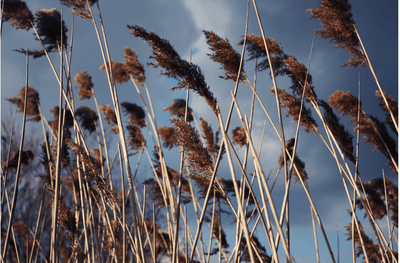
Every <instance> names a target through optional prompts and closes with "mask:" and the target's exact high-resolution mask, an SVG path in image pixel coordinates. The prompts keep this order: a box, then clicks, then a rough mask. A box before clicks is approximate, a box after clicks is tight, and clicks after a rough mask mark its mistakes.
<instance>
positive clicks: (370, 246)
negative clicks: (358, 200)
mask: <svg viewBox="0 0 400 263" xmlns="http://www.w3.org/2000/svg"><path fill="white" fill-rule="evenodd" d="M347 212H348V213H349V215H350V216H351V212H350V211H349V210H347ZM358 225H359V227H360V233H361V237H360V235H359V234H358V231H357V230H356V231H354V240H355V242H356V243H357V248H356V256H357V257H359V256H361V255H363V254H364V252H363V245H362V244H361V239H362V241H363V243H364V248H365V250H366V252H367V255H364V259H365V256H367V257H368V260H369V262H381V261H380V260H381V258H382V257H381V253H380V252H379V246H378V245H377V244H374V242H373V241H372V239H370V238H369V237H368V236H367V235H366V234H365V231H364V227H363V225H362V224H361V223H360V221H358ZM345 229H346V231H347V236H348V238H347V240H351V239H352V224H351V223H350V224H349V225H348V226H345Z"/></svg>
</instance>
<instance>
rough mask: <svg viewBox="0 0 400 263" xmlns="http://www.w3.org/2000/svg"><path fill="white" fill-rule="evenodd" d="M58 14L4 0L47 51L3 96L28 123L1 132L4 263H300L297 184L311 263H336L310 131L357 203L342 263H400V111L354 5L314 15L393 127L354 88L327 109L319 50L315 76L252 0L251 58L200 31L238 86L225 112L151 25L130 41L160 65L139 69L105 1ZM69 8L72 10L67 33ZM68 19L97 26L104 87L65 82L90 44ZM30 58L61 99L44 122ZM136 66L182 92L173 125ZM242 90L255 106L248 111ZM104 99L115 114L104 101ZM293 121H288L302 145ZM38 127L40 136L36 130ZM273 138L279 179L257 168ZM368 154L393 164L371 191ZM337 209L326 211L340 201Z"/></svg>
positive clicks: (84, 80) (6, 15) (245, 40)
mask: <svg viewBox="0 0 400 263" xmlns="http://www.w3.org/2000/svg"><path fill="white" fill-rule="evenodd" d="M60 2H61V4H62V5H63V6H64V8H63V9H62V10H57V9H43V10H39V11H37V12H36V13H35V14H33V13H32V12H31V11H30V9H29V7H28V5H27V3H26V2H24V1H21V0H8V1H4V0H3V1H2V2H1V4H2V12H1V14H2V26H1V28H3V26H12V27H14V28H15V29H17V30H26V31H29V32H33V34H34V36H35V38H36V40H37V41H38V43H39V46H40V48H39V49H38V50H36V49H32V48H30V47H26V48H20V49H15V50H14V51H16V52H19V53H21V56H23V55H24V56H25V57H26V67H25V68H26V69H25V72H26V76H25V84H24V86H23V87H22V88H21V89H20V90H19V92H18V93H16V95H15V97H11V98H6V100H7V101H8V102H10V103H11V104H12V105H14V107H15V111H16V112H19V113H21V114H22V116H21V114H19V113H18V114H17V115H16V117H15V118H16V121H17V122H18V120H21V124H22V125H21V127H20V129H21V133H19V131H18V130H16V129H14V122H15V120H11V119H7V121H5V118H4V117H3V122H2V164H1V168H2V169H1V184H2V188H1V189H2V190H1V198H2V205H1V229H2V236H1V240H2V242H1V246H2V247H1V260H2V262H60V261H62V262H116V263H125V262H142V263H144V262H174V263H175V262H179V263H186V262H201V263H208V262H252V263H255V262H283V261H286V262H296V254H294V253H292V251H293V249H294V246H295V244H296V242H294V240H296V239H301V238H302V237H301V236H300V237H299V236H298V235H296V233H293V232H292V231H291V228H292V224H293V222H294V221H295V220H296V218H293V217H292V216H291V215H292V214H291V213H290V212H291V210H292V209H293V208H292V206H291V205H290V204H291V203H290V202H289V201H290V200H291V199H290V193H291V191H292V192H293V187H297V188H299V189H301V191H304V195H305V196H306V198H307V199H306V200H307V201H308V202H309V207H310V212H308V211H307V213H311V218H310V222H312V226H313V232H312V233H310V236H311V238H312V239H313V240H314V243H313V244H309V250H310V251H313V253H315V258H314V259H313V261H316V262H328V261H332V262H339V260H340V256H339V252H340V251H339V245H336V242H339V238H337V239H332V237H331V236H330V237H329V236H328V235H327V231H326V229H325V227H324V222H323V221H322V218H321V217H320V213H319V211H318V207H317V206H316V204H315V201H316V199H317V198H319V197H316V196H312V192H313V190H314V189H312V187H310V186H309V184H308V180H309V175H308V174H307V166H306V165H307V164H306V163H305V162H304V161H303V160H302V156H300V155H299V154H298V153H299V151H298V145H299V136H300V133H302V132H303V131H302V130H304V132H305V133H309V134H313V135H314V136H315V139H314V141H315V143H319V144H321V145H324V146H326V151H327V152H328V153H329V154H330V155H329V156H328V157H327V158H331V159H332V161H333V162H334V163H335V164H336V166H337V175H338V176H337V180H340V181H341V182H342V183H343V189H344V193H345V195H346V198H347V200H348V204H347V207H344V208H343V209H347V212H348V214H349V217H348V222H349V224H348V225H347V226H346V227H345V231H346V236H347V237H348V239H349V240H351V244H352V258H347V259H346V262H351V261H352V262H356V259H357V258H360V259H358V260H364V261H365V262H398V252H397V251H398V250H397V247H398V239H397V231H398V187H397V185H396V183H397V181H396V180H392V179H391V178H393V174H398V153H397V134H398V105H397V101H396V99H395V98H394V97H393V95H388V94H386V93H385V92H384V91H383V90H382V87H381V85H380V83H379V81H378V76H376V74H375V71H374V68H373V66H372V64H371V61H370V59H369V57H368V53H367V50H366V49H365V47H364V44H363V42H362V39H361V37H362V36H360V34H359V32H358V30H357V27H356V24H355V21H354V20H353V18H352V13H351V6H350V4H349V3H348V2H347V1H345V0H343V1H333V0H322V1H321V3H320V5H319V6H318V7H317V8H315V9H310V10H307V11H308V12H309V13H310V14H311V18H313V19H317V20H320V21H321V29H320V30H317V31H316V32H315V36H318V37H322V38H326V39H329V40H330V41H332V42H333V43H334V45H335V47H340V48H341V49H345V50H347V51H348V52H349V54H350V55H351V58H350V59H349V60H348V61H347V62H345V63H344V64H343V65H342V66H352V67H362V66H367V67H368V68H369V69H370V71H371V73H372V75H373V76H374V79H375V81H376V84H377V90H376V97H377V99H378V101H379V103H380V106H381V108H382V110H383V112H384V113H385V114H386V119H385V120H380V119H379V118H378V117H375V116H374V115H371V112H370V110H369V108H368V105H363V104H362V103H361V99H360V92H359V94H352V93H350V92H347V91H343V90H336V91H332V92H331V94H332V95H331V96H330V97H329V99H327V100H324V99H322V98H319V97H318V96H317V89H316V88H314V84H313V78H312V76H311V74H310V72H309V68H310V64H312V59H311V57H312V51H313V44H314V40H313V42H312V43H313V44H311V51H310V55H309V57H310V59H309V63H308V65H304V64H302V63H300V62H299V61H298V60H297V59H296V57H295V56H293V55H290V54H286V53H285V51H284V47H282V45H281V44H279V42H278V41H277V40H274V39H271V38H269V37H268V35H267V34H266V32H265V31H264V28H263V25H262V19H261V16H262V14H260V13H259V10H258V7H257V4H256V1H255V0H253V1H251V2H249V3H248V5H247V15H246V20H243V25H244V26H245V27H244V28H245V30H243V32H238V35H241V36H242V40H241V41H240V42H239V43H238V45H237V47H238V50H241V52H238V51H237V50H236V48H235V46H233V45H232V44H231V43H230V41H229V40H228V39H227V38H225V37H224V36H219V35H217V34H216V33H215V32H213V31H207V30H204V31H203V33H204V37H205V40H204V41H205V42H206V43H207V45H208V47H209V52H210V53H209V54H208V56H209V58H210V59H211V60H212V61H214V62H215V63H218V64H219V65H220V67H221V72H222V74H223V75H222V76H220V77H221V78H222V79H224V81H227V82H230V83H231V84H232V87H233V88H232V90H231V91H229V92H226V96H225V99H226V98H228V99H229V100H230V106H229V104H227V105H228V107H223V108H222V107H221V105H222V104H220V103H219V100H218V99H219V98H218V97H217V96H216V95H215V94H214V93H213V88H212V87H210V85H209V84H208V83H207V80H206V78H205V76H204V74H203V72H202V70H201V68H200V67H199V66H198V65H196V62H195V61H191V58H190V59H189V60H186V59H184V58H182V55H180V54H178V52H177V51H176V50H175V49H174V47H173V44H172V42H173V41H171V42H170V41H169V40H167V39H165V38H163V36H161V35H158V34H157V33H156V32H152V31H149V30H147V29H146V28H145V27H142V25H135V24H132V25H127V27H126V28H125V30H126V31H125V33H126V34H129V33H130V34H131V35H132V37H133V38H136V39H140V40H142V41H144V42H145V43H146V44H148V46H149V48H150V51H151V55H150V56H149V58H148V60H147V61H146V62H145V61H142V62H139V60H138V54H136V52H135V50H134V49H131V48H130V47H128V46H125V47H123V51H122V50H121V53H122V52H123V56H122V57H123V61H116V60H115V59H117V58H114V57H113V58H112V57H111V55H110V53H111V51H110V49H109V44H108V43H109V42H108V41H109V39H108V38H107V35H106V25H105V24H106V23H107V21H103V17H102V12H101V11H100V6H101V2H99V1H97V0H87V1H82V0H61V1H60ZM244 11H246V10H245V9H244ZM250 11H252V12H250ZM253 11H254V12H253ZM65 12H71V13H72V16H70V17H72V21H71V28H70V29H68V28H67V26H66V25H67V24H69V21H68V22H66V21H65V20H64V16H65V14H64V13H65ZM254 13H255V17H252V18H251V17H249V14H254ZM74 19H84V20H87V21H86V22H87V23H91V24H92V26H93V32H94V35H95V36H96V37H97V40H98V48H97V47H96V48H97V50H98V51H99V52H100V53H99V54H97V55H98V56H99V57H101V58H102V65H100V67H99V70H101V71H103V72H104V74H105V80H104V79H103V80H97V79H96V81H94V79H93V78H92V76H91V75H90V74H89V72H88V71H86V70H85V69H81V70H79V71H78V72H76V73H74V72H72V71H71V68H72V66H73V63H74V58H73V50H75V49H79V48H80V47H79V46H75V45H74V41H76V40H75V39H74V32H75V30H79V29H74ZM249 19H254V21H257V24H258V28H259V34H258V35H255V34H250V33H248V25H249ZM3 22H6V23H8V24H3ZM90 56H92V54H91V55H90ZM32 59H38V60H42V61H45V62H46V63H47V62H48V64H47V67H48V68H49V69H50V70H51V74H52V75H49V76H46V78H54V79H56V82H57V83H58V86H57V87H55V88H54V87H53V89H54V90H51V92H52V93H53V92H54V94H57V96H58V101H57V102H55V103H56V105H54V106H55V107H54V108H53V109H51V113H52V118H47V119H46V117H45V115H46V114H45V113H44V112H42V110H41V103H43V102H41V101H40V99H39V93H38V91H37V90H35V88H34V87H31V86H29V79H30V75H29V72H30V71H31V70H32V69H30V63H31V61H32ZM88 59H90V58H88ZM245 62H246V63H245ZM142 63H147V64H148V66H150V67H153V68H157V69H159V70H161V73H160V75H161V76H160V78H170V79H172V80H173V83H174V86H173V87H172V89H171V91H172V92H174V91H179V90H182V91H184V93H180V94H186V97H185V98H176V99H174V100H173V101H171V104H170V105H169V106H167V107H165V108H164V109H163V110H162V111H165V112H168V113H169V114H170V117H171V118H170V122H169V123H170V124H169V125H160V123H163V124H164V123H166V122H165V121H163V120H160V119H158V118H157V116H159V115H160V114H161V113H162V112H157V111H156V109H158V107H154V105H155V104H156V103H159V102H158V101H152V99H151V95H152V93H151V92H150V91H149V90H152V91H154V89H152V88H151V87H147V82H146V81H147V80H146V73H145V67H144V66H143V64H142ZM251 63H254V67H255V71H254V72H255V75H254V78H253V76H250V75H248V73H247V72H253V68H251V66H250V65H251ZM265 73H268V74H269V76H270V78H271V80H272V88H270V89H269V92H270V94H269V96H272V98H273V99H274V101H275V103H276V104H274V105H272V106H271V105H265V98H263V95H261V93H260V91H259V90H260V86H265V85H264V83H257V82H256V79H257V74H265ZM278 76H279V77H282V78H286V79H287V80H289V81H290V85H289V87H288V88H286V89H284V88H282V87H280V86H278V84H277V81H276V77H278ZM101 81H102V82H103V83H102V84H101V85H99V84H96V85H95V84H94V83H100V82H101ZM121 84H124V85H130V86H131V87H132V91H133V92H135V94H134V95H132V96H135V100H134V101H126V98H125V97H123V98H121V96H119V95H118V93H119V90H118V88H117V85H121ZM268 85H270V84H268ZM95 86H96V87H95ZM97 86H99V88H97ZM106 86H108V90H106ZM257 86H258V87H257ZM359 86H360V87H359V90H362V84H360V85H359ZM100 87H103V89H101V88H100ZM263 88H264V87H263ZM239 90H240V91H242V90H243V91H245V92H247V93H248V94H250V95H251V96H250V97H251V100H250V101H244V100H243V98H241V97H240V96H238V92H239ZM49 92H50V91H49ZM106 92H107V94H109V95H107V97H108V103H104V104H101V103H103V102H102V101H103V97H104V94H105V93H106ZM161 92H165V93H166V92H168V91H161ZM74 93H75V94H74ZM99 94H101V97H100V96H99ZM132 94H133V93H132ZM263 94H264V93H263ZM55 96H56V95H55ZM193 96H196V99H201V100H202V101H204V102H205V104H204V105H206V106H207V107H209V109H210V110H211V112H212V114H213V115H214V116H213V117H215V119H213V120H206V119H205V118H204V116H200V115H199V114H198V113H197V112H196V111H195V110H193V109H192V108H191V107H190V106H189V105H190V102H191V100H192V99H193ZM98 99H99V100H98ZM81 101H82V102H81ZM86 102H87V103H86ZM44 103H47V102H44ZM82 103H86V104H82ZM76 105H82V106H79V107H78V106H76ZM93 105H94V106H93ZM224 105H225V104H224ZM244 105H246V106H244ZM248 105H251V106H250V107H248ZM244 108H246V110H244ZM247 109H250V111H249V112H247ZM254 111H259V112H257V113H261V114H264V115H263V119H265V123H264V129H263V131H262V132H261V133H260V132H258V133H256V132H255V127H254V122H255V117H254V116H255V112H254ZM258 116H259V115H258ZM343 116H346V117H344V118H342V119H341V118H340V117H343ZM287 120H291V121H292V122H293V126H291V128H290V129H292V130H293V129H294V130H295V131H296V132H295V136H294V137H293V138H289V137H288V134H292V133H291V132H289V133H288V131H287V129H288V128H287V127H288V126H287V125H285V124H284V121H287ZM343 120H350V122H349V123H345V121H343ZM29 121H31V122H32V123H33V124H32V125H33V127H34V132H32V133H30V132H27V131H28V130H27V128H26V125H27V124H28V122H29ZM350 123H352V124H353V126H354V131H351V130H349V129H348V127H351V126H349V124H350ZM236 125H237V126H236ZM235 126H236V127H235ZM293 127H294V128H293ZM266 129H269V131H270V132H269V134H273V136H275V139H276V140H277V141H278V142H279V147H281V152H280V153H279V154H278V156H276V162H277V164H278V165H277V166H276V167H277V169H276V170H275V171H271V173H269V174H268V170H269V169H270V168H269V167H271V165H270V164H268V163H265V161H264V160H263V157H262V154H263V151H262V149H263V148H265V146H263V141H264V134H265V133H266V132H267V131H266ZM350 129H351V128H350ZM258 134H261V137H259V136H258ZM37 138H40V139H37ZM361 143H367V144H368V145H371V146H373V148H372V147H371V149H370V150H373V151H379V152H380V153H381V154H383V156H384V157H385V158H386V159H387V164H382V167H384V166H385V165H387V168H388V169H386V168H385V169H386V170H383V171H391V172H392V174H391V175H388V174H385V172H383V174H382V176H380V177H377V178H375V179H373V180H369V181H365V180H364V179H363V174H361V173H360V172H359V167H360V166H362V165H363V162H362V161H361V160H360V157H359V146H360V144H361ZM274 165H275V164H274ZM317 165H318V164H317ZM319 165H323V164H319ZM376 165H381V164H376ZM142 167H147V169H146V170H145V171H146V172H143V168H142ZM272 167H274V166H272ZM295 184H296V185H295ZM277 188H280V189H278V190H277ZM33 191H34V192H35V194H30V193H32V192H33ZM276 192H279V196H277V194H276ZM331 202H332V203H330V204H326V206H333V205H335V200H331ZM360 210H361V212H360ZM364 215H365V216H364ZM228 220H229V221H230V222H232V221H233V222H232V224H231V226H230V227H228V226H227V224H226V222H227V221H228ZM367 228H368V230H366V229H367ZM338 235H339V234H338ZM318 236H319V237H322V240H321V238H320V239H318ZM348 244H350V243H348ZM335 248H336V249H337V251H336V250H335ZM322 249H323V250H324V251H326V253H324V254H323V255H324V257H323V258H321V256H322V253H320V251H321V250H322Z"/></svg>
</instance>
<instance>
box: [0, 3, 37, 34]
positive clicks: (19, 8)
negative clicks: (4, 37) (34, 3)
mask: <svg viewBox="0 0 400 263" xmlns="http://www.w3.org/2000/svg"><path fill="white" fill-rule="evenodd" d="M3 1H5V0H2V1H1V6H3V4H4V9H3V10H2V12H3V22H11V26H12V27H14V28H15V29H23V30H25V31H28V30H29V29H31V28H32V23H33V21H34V17H33V15H32V12H31V10H29V7H28V6H27V5H26V2H25V1H21V0H7V1H5V2H4V3H3Z"/></svg>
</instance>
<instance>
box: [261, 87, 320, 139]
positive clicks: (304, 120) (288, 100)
mask: <svg viewBox="0 0 400 263" xmlns="http://www.w3.org/2000/svg"><path fill="white" fill-rule="evenodd" d="M277 90H278V94H279V99H280V100H281V102H282V103H281V104H280V106H281V108H283V107H286V108H287V110H286V116H292V117H293V118H292V122H295V123H297V122H298V120H299V117H300V108H301V100H300V99H298V98H296V97H295V96H293V95H290V94H289V93H286V92H285V91H284V90H283V89H280V88H278V89H277ZM269 91H270V92H272V93H274V94H275V89H274V88H271V89H269ZM300 125H301V126H304V131H305V132H314V133H316V134H319V132H318V129H317V126H318V125H317V123H316V122H315V120H314V118H313V117H312V116H311V110H310V109H307V108H306V107H305V106H304V105H303V108H302V111H301V117H300Z"/></svg>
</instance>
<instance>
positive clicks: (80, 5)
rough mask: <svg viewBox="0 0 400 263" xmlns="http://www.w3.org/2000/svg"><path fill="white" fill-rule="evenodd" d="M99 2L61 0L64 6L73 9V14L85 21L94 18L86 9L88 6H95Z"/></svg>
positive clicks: (94, 0)
mask: <svg viewBox="0 0 400 263" xmlns="http://www.w3.org/2000/svg"><path fill="white" fill-rule="evenodd" d="M97 2H98V0H60V3H61V4H62V5H65V6H67V7H69V8H71V9H72V13H73V14H74V15H76V16H80V17H82V18H83V19H87V20H90V19H92V16H91V15H90V12H89V11H88V10H87V8H86V4H89V5H90V6H93V5H94V4H95V3H97Z"/></svg>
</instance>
